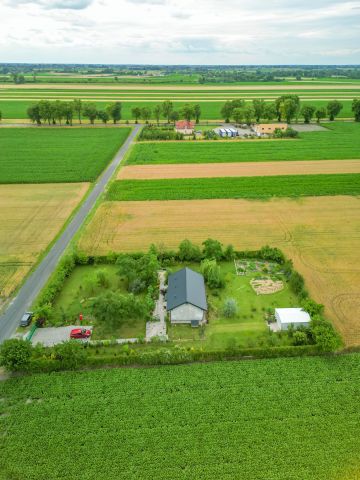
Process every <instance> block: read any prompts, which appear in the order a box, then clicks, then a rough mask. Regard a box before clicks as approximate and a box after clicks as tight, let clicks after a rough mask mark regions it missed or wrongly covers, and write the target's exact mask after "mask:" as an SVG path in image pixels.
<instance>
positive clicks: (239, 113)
mask: <svg viewBox="0 0 360 480" xmlns="http://www.w3.org/2000/svg"><path fill="white" fill-rule="evenodd" d="M232 116H233V118H234V121H235V123H237V124H239V123H242V121H243V120H244V109H243V108H234V110H233V111H232Z"/></svg>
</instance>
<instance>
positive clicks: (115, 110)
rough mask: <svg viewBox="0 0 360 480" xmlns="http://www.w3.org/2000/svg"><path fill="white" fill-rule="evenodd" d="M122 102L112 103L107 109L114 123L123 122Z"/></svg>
mask: <svg viewBox="0 0 360 480" xmlns="http://www.w3.org/2000/svg"><path fill="white" fill-rule="evenodd" d="M121 108H122V105H121V102H114V103H110V104H109V105H108V106H107V107H106V111H107V113H108V114H109V116H110V117H111V118H112V120H113V122H114V123H117V122H118V121H119V120H121Z"/></svg>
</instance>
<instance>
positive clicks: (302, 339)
mask: <svg viewBox="0 0 360 480" xmlns="http://www.w3.org/2000/svg"><path fill="white" fill-rule="evenodd" d="M293 342H294V345H307V343H308V342H309V340H308V336H307V335H306V333H305V332H302V331H301V330H297V331H296V332H294V334H293Z"/></svg>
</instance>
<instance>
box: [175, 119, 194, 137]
mask: <svg viewBox="0 0 360 480" xmlns="http://www.w3.org/2000/svg"><path fill="white" fill-rule="evenodd" d="M175 130H176V131H177V132H178V133H183V134H184V135H192V134H193V133H194V123H193V122H189V121H188V120H179V121H178V122H176V123H175Z"/></svg>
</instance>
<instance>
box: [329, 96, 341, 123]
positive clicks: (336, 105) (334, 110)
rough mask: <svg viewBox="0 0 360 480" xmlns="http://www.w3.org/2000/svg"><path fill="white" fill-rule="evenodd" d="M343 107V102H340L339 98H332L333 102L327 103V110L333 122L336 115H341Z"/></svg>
mask: <svg viewBox="0 0 360 480" xmlns="http://www.w3.org/2000/svg"><path fill="white" fill-rule="evenodd" d="M342 108H343V104H342V103H340V102H339V101H338V100H331V102H329V103H328V104H327V107H326V110H327V113H328V115H329V120H330V121H331V122H332V121H334V120H335V117H337V116H338V115H339V113H340V112H341V110H342Z"/></svg>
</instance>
